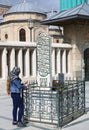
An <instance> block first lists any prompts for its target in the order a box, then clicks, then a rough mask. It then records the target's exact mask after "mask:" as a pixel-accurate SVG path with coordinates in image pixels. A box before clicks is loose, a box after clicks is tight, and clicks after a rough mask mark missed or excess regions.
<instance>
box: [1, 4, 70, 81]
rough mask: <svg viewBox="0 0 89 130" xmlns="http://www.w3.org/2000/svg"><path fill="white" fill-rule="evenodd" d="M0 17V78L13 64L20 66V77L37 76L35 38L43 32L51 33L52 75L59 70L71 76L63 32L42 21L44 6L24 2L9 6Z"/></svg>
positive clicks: (29, 78)
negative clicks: (41, 7)
mask: <svg viewBox="0 0 89 130" xmlns="http://www.w3.org/2000/svg"><path fill="white" fill-rule="evenodd" d="M1 17H2V19H1V21H0V80H1V81H2V82H4V81H5V80H6V78H7V75H8V74H9V72H10V71H11V70H12V68H13V67H14V66H19V67H20V68H21V74H20V76H21V77H22V78H23V80H25V79H27V80H36V79H37V60H36V47H37V44H36V39H37V36H38V34H39V33H41V32H45V33H47V34H48V35H50V37H51V48H52V52H51V57H52V59H51V61H52V65H51V68H52V78H53V79H57V78H58V74H59V73H64V74H65V78H66V79H68V78H71V77H72V67H71V49H72V46H71V45H69V44H67V43H65V44H64V43H63V32H62V30H61V29H60V28H59V26H57V27H56V26H48V25H42V24H41V23H40V21H42V20H43V19H45V18H46V17H47V15H46V14H45V13H44V10H40V8H37V7H35V6H34V5H31V4H30V3H28V2H22V3H20V4H17V5H14V6H12V7H11V8H10V9H8V11H6V12H5V13H4V14H3V15H1Z"/></svg>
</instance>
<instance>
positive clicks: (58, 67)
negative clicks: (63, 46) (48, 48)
mask: <svg viewBox="0 0 89 130" xmlns="http://www.w3.org/2000/svg"><path fill="white" fill-rule="evenodd" d="M60 61H61V60H60V49H59V48H58V49H57V73H60V69H61V63H60Z"/></svg>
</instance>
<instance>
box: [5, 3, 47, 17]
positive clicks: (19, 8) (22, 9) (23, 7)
mask: <svg viewBox="0 0 89 130" xmlns="http://www.w3.org/2000/svg"><path fill="white" fill-rule="evenodd" d="M30 12H32V13H41V14H46V13H45V11H44V10H43V9H41V8H40V7H38V6H37V5H35V4H32V3H30V2H22V3H19V4H16V5H14V6H12V7H11V8H10V9H9V10H8V11H7V12H6V13H5V15H7V14H12V13H30Z"/></svg>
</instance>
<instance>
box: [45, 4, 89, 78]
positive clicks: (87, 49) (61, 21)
mask: <svg viewBox="0 0 89 130" xmlns="http://www.w3.org/2000/svg"><path fill="white" fill-rule="evenodd" d="M43 24H44V25H57V26H62V27H63V28H64V41H65V42H67V43H68V44H69V45H71V46H72V50H71V51H72V53H71V56H72V58H71V67H72V76H73V77H74V78H75V79H85V80H89V4H87V3H84V4H80V5H79V6H76V7H74V8H71V9H68V10H65V11H62V12H59V13H57V14H55V16H53V17H51V18H49V19H47V20H44V21H43ZM68 62H70V61H68Z"/></svg>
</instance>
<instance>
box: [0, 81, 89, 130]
mask: <svg viewBox="0 0 89 130" xmlns="http://www.w3.org/2000/svg"><path fill="white" fill-rule="evenodd" d="M88 85H89V83H87V84H86V86H87V87H86V92H88V90H87V88H88ZM88 95H89V93H87V96H88ZM86 98H87V97H86ZM87 99H88V98H87ZM87 107H88V103H87ZM21 129H23V130H58V128H57V127H56V126H52V125H47V124H40V123H32V122H30V123H28V124H27V127H25V128H18V127H17V126H14V125H12V100H11V98H10V96H8V95H7V94H5V93H1V92H0V130H21ZM84 129H85V130H89V112H87V113H86V114H84V115H83V116H81V117H80V118H78V119H76V120H74V121H72V122H71V123H69V124H68V125H66V126H64V127H63V128H62V130H84Z"/></svg>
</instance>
